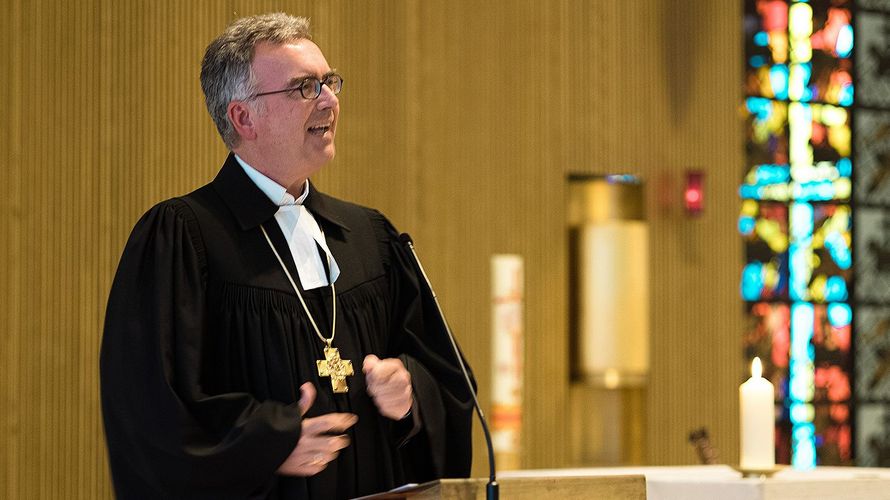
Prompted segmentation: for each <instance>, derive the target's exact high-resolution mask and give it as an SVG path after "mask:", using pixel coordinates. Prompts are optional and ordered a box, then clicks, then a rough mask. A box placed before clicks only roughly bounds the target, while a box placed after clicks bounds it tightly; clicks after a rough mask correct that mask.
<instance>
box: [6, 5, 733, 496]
mask: <svg viewBox="0 0 890 500" xmlns="http://www.w3.org/2000/svg"><path fill="white" fill-rule="evenodd" d="M271 10H286V11H289V12H293V13H298V14H302V15H308V16H310V17H311V18H312V19H313V32H314V37H315V40H316V41H317V42H318V43H319V45H320V46H321V47H322V49H323V50H324V52H325V54H326V56H327V58H328V61H329V62H330V63H331V65H333V66H335V67H337V68H339V69H340V70H341V72H342V73H343V75H344V77H345V79H346V85H345V87H344V91H343V94H342V95H341V107H342V113H341V125H340V127H339V129H338V132H339V133H338V139H337V147H338V154H337V158H336V159H335V160H334V162H333V163H332V164H331V165H330V166H329V167H328V168H327V169H326V170H325V171H323V172H321V173H320V174H319V175H318V176H317V178H316V179H315V180H316V182H317V183H318V184H319V185H320V186H321V187H322V188H323V189H325V190H327V191H329V192H332V193H334V194H337V195H340V196H343V197H347V198H351V199H354V200H357V201H359V202H362V203H365V204H368V205H371V206H375V207H378V208H380V209H381V210H382V211H383V212H384V213H386V214H387V215H389V216H390V218H391V219H392V220H393V221H394V222H395V224H396V225H397V227H399V228H400V229H401V230H404V231H408V232H410V233H411V234H412V235H413V236H414V238H415V240H416V241H417V243H418V249H419V251H420V253H421V256H422V258H423V259H424V262H425V265H426V267H427V268H428V271H429V272H430V275H431V277H432V279H433V280H434V284H435V286H436V289H437V291H438V292H439V295H440V297H441V298H442V301H443V304H444V306H445V309H446V312H447V313H448V316H449V320H450V322H451V323H452V326H453V327H454V329H455V331H456V332H457V334H458V336H459V337H460V340H461V343H462V345H463V348H464V351H465V353H466V355H467V357H468V358H469V360H470V361H471V363H472V365H473V367H474V369H475V372H476V376H477V379H478V381H479V383H480V388H481V389H482V393H481V400H482V402H483V405H484V406H486V407H487V406H488V402H489V396H488V392H489V384H490V361H489V360H490V355H491V353H490V340H489V329H490V325H489V310H488V307H489V297H488V293H489V282H488V279H489V278H488V276H489V270H488V262H489V256H490V255H491V254H492V253H501V252H511V253H519V254H522V255H523V256H524V257H525V259H526V280H527V293H526V304H527V311H526V318H527V319H526V331H527V341H526V342H527V343H526V359H525V363H526V366H527V375H526V381H525V382H526V391H527V392H526V404H525V406H526V407H525V434H524V443H523V445H524V454H523V465H524V466H525V467H558V466H562V465H565V464H566V463H567V458H568V457H567V456H566V451H565V447H564V446H563V443H562V440H564V439H565V438H566V437H567V436H566V435H565V433H564V429H565V427H566V426H565V424H566V418H565V414H566V410H567V382H568V366H567V361H568V353H567V349H568V342H567V339H568V331H567V328H568V325H567V320H566V314H567V304H568V297H567V293H568V290H567V278H568V272H569V270H568V269H567V267H566V266H567V254H566V238H565V236H566V227H565V224H566V222H565V204H566V193H567V189H566V179H565V176H566V175H567V174H568V173H570V172H582V173H583V172H587V173H607V172H620V171H625V172H632V173H638V174H641V175H642V176H643V177H644V178H645V179H646V180H647V181H648V186H647V190H648V194H647V197H648V206H649V210H650V230H651V236H650V237H651V244H652V249H653V252H652V258H651V262H650V265H651V269H652V290H653V297H652V299H651V301H652V304H651V310H652V316H653V317H652V321H651V324H652V325H653V332H652V378H651V385H650V391H649V405H648V415H647V422H648V427H649V433H648V434H649V437H650V442H649V448H648V458H649V461H650V463H653V464H680V463H692V462H693V461H694V460H695V458H694V454H693V452H692V450H691V448H690V447H689V446H688V445H687V444H686V433H687V432H688V430H689V429H691V428H692V427H694V426H698V425H707V426H708V427H709V428H710V429H711V431H712V435H713V436H714V441H715V444H716V445H717V446H719V447H720V448H721V450H722V451H723V452H724V459H725V460H726V461H730V462H731V461H734V460H735V453H737V444H736V441H737V436H738V429H737V425H738V424H737V418H736V409H737V403H736V397H735V390H736V386H737V384H738V382H739V381H740V380H741V378H742V374H743V369H742V367H741V356H740V338H741V337H740V334H741V330H742V319H741V303H740V301H739V300H738V298H737V297H738V295H737V277H738V272H739V268H740V265H741V255H740V252H741V244H740V241H739V238H738V237H737V235H736V233H735V230H734V226H735V218H736V213H737V206H738V203H737V197H736V194H735V189H736V185H737V182H738V178H739V176H740V169H741V166H742V157H741V154H742V144H741V137H742V136H741V121H740V119H739V117H738V115H737V106H738V105H739V103H740V102H741V101H740V99H741V96H740V93H739V89H738V87H739V86H738V82H739V81H740V74H739V71H740V63H739V61H740V57H741V47H740V37H739V36H738V32H739V29H740V26H741V11H740V9H739V8H736V7H733V8H727V7H726V6H722V5H717V4H715V3H713V2H708V1H706V0H694V1H691V2H675V1H670V0H658V1H643V0H638V1H618V0H607V1H601V2H595V3H594V2H587V1H581V0H552V1H547V2H540V1H539V0H538V1H535V0H510V1H508V2H497V3H490V2H489V3H486V2H474V1H471V0H449V1H444V0H443V1H439V0H432V1H421V0H405V1H387V2H365V1H359V0H355V1H344V2H324V1H317V0H301V1H290V2H285V1H273V0H226V1H215V2H214V1H204V2H177V1H174V0H159V1H147V0H140V1H133V2H114V1H112V0H85V1H83V2H77V3H69V4H67V5H66V4H65V3H63V4H58V3H57V2H50V1H47V0H32V1H24V0H10V1H8V2H6V3H5V6H4V7H3V8H2V9H0V33H2V35H0V37H3V38H2V40H3V41H5V42H6V45H5V46H6V47H10V49H9V50H6V51H3V53H2V55H0V72H2V74H4V75H7V79H8V85H5V86H4V87H3V97H5V99H0V115H2V116H5V117H8V120H4V121H0V155H2V158H3V159H4V163H5V167H6V168H5V170H4V172H5V173H6V174H7V188H6V195H5V196H4V197H2V199H0V208H2V217H0V237H2V241H0V259H2V261H0V328H2V329H3V332H2V333H3V334H4V340H3V344H2V350H0V361H2V366H0V397H2V399H0V401H2V405H3V407H2V409H0V496H2V497H4V498H84V499H87V498H89V499H93V498H108V497H110V496H111V491H110V484H109V481H108V471H107V465H106V459H105V449H104V442H103V438H102V425H101V418H100V413H99V404H98V389H97V388H98V370H97V355H98V346H99V341H100V336H101V325H102V321H103V315H104V308H105V301H106V300H107V293H108V288H109V286H110V282H111V278H112V276H113V272H114V269H115V267H116V264H117V260H118V258H119V255H120V251H121V250H122V248H123V245H124V243H125V241H126V238H127V235H128V234H129V231H130V229H131V228H132V225H133V223H134V222H135V221H136V219H137V218H138V217H139V216H140V215H141V214H142V213H144V212H145V211H146V210H147V209H148V208H149V207H150V206H151V205H152V204H153V203H155V202H157V201H159V200H161V199H164V198H167V197H169V196H173V195H176V194H180V193H183V192H185V191H188V190H190V189H192V188H194V187H197V186H199V185H201V184H203V183H204V182H206V181H207V180H208V179H210V178H211V177H212V176H213V175H214V174H215V172H216V170H217V168H218V165H219V164H220V162H221V161H222V159H223V158H224V155H225V150H224V148H223V146H222V143H221V141H220V140H219V138H218V137H217V135H216V132H215V129H214V127H213V124H212V121H211V120H210V118H209V117H208V116H207V114H206V111H205V109H204V104H203V97H202V95H201V91H200V85H199V82H198V73H199V64H200V60H201V57H202V56H203V51H204V47H205V46H206V44H207V43H208V42H209V41H210V40H211V39H212V38H213V37H214V36H215V35H216V34H217V33H219V31H221V30H222V29H223V27H224V26H225V25H226V23H227V22H229V21H230V20H232V19H234V18H235V17H240V16H242V15H246V14H252V13H258V12H266V11H271ZM686 168H700V169H702V170H704V171H705V172H706V174H707V181H706V188H707V191H706V208H705V214H704V215H703V216H702V217H701V218H699V219H695V220H692V219H688V218H686V217H684V216H683V214H682V213H681V212H680V207H679V203H680V201H681V200H680V193H679V187H680V186H679V184H680V181H681V178H682V173H683V171H684V169H686ZM658 179H667V180H668V181H669V183H670V184H671V186H668V187H669V188H670V187H672V189H667V196H668V197H671V196H672V197H673V204H672V205H671V206H669V207H664V206H662V204H661V203H660V202H659V200H660V199H662V198H664V196H663V194H664V193H660V192H657V189H656V187H655V185H656V184H657V183H656V182H655V181H656V180H658ZM476 437H477V444H476V454H475V457H476V466H475V468H474V472H475V473H476V474H479V475H482V474H484V471H485V458H484V457H485V455H484V453H483V452H482V450H483V448H482V443H481V439H479V436H478V435H477V436H476Z"/></svg>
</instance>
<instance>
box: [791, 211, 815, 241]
mask: <svg viewBox="0 0 890 500" xmlns="http://www.w3.org/2000/svg"><path fill="white" fill-rule="evenodd" d="M812 235H813V206H812V205H810V204H809V203H794V204H793V205H791V239H792V240H803V239H806V238H809V237H810V236H812Z"/></svg>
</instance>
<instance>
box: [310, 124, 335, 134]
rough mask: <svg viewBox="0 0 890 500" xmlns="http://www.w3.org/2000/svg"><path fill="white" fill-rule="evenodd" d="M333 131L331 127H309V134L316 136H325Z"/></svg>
mask: <svg viewBox="0 0 890 500" xmlns="http://www.w3.org/2000/svg"><path fill="white" fill-rule="evenodd" d="M330 129H331V126H330V125H316V126H314V127H309V133H310V134H314V135H324V134H325V132H327V131H328V130H330Z"/></svg>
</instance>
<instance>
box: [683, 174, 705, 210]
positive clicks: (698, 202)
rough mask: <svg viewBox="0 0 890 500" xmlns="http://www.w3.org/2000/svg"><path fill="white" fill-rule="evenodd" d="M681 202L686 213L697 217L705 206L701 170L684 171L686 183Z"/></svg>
mask: <svg viewBox="0 0 890 500" xmlns="http://www.w3.org/2000/svg"><path fill="white" fill-rule="evenodd" d="M683 202H684V203H685V205H686V215H688V216H690V217H698V216H699V215H701V214H702V211H704V206H705V203H704V202H705V173H704V172H703V171H701V170H687V171H686V185H685V187H684V189H683Z"/></svg>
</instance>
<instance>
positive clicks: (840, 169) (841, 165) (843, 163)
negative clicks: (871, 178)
mask: <svg viewBox="0 0 890 500" xmlns="http://www.w3.org/2000/svg"><path fill="white" fill-rule="evenodd" d="M836 166H837V173H838V174H839V175H840V176H841V177H850V175H851V174H852V173H853V162H851V161H850V159H849V158H841V159H840V160H838V161H837V165H836Z"/></svg>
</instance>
